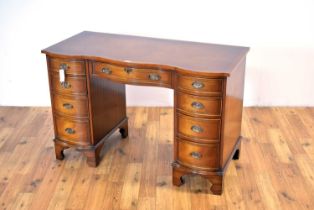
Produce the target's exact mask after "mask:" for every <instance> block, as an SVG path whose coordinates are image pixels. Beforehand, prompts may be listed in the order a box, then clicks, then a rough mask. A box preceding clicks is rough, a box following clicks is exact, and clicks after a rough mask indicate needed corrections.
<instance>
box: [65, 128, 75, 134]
mask: <svg viewBox="0 0 314 210" xmlns="http://www.w3.org/2000/svg"><path fill="white" fill-rule="evenodd" d="M65 132H66V133H67V134H74V133H75V130H74V129H73V128H66V129H65Z"/></svg>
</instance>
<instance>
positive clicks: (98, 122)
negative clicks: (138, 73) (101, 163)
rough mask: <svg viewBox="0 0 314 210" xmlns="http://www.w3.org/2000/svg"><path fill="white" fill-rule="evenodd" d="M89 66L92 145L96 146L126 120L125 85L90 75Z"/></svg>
mask: <svg viewBox="0 0 314 210" xmlns="http://www.w3.org/2000/svg"><path fill="white" fill-rule="evenodd" d="M92 66H93V65H89V67H90V69H89V78H90V80H89V81H90V84H89V86H90V89H89V91H90V106H91V115H92V130H93V144H94V145H95V144H97V143H98V142H99V141H100V140H101V139H102V138H104V137H105V136H106V135H107V134H108V133H109V132H110V131H111V130H112V129H114V128H115V127H116V126H117V125H118V124H119V123H120V122H121V121H122V120H124V119H125V118H126V99H125V84H121V83H116V82H112V81H110V80H107V79H103V78H99V77H97V76H95V75H93V74H92V69H91V68H92Z"/></svg>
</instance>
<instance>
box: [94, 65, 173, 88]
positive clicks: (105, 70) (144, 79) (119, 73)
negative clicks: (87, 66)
mask: <svg viewBox="0 0 314 210" xmlns="http://www.w3.org/2000/svg"><path fill="white" fill-rule="evenodd" d="M93 72H94V74H96V75H98V76H100V77H104V78H108V79H112V80H115V81H121V82H126V83H138V84H147V85H156V86H165V87H171V72H167V71H163V70H154V69H138V68H129V67H121V66H115V65H111V64H106V63H99V62H96V63H94V68H93Z"/></svg>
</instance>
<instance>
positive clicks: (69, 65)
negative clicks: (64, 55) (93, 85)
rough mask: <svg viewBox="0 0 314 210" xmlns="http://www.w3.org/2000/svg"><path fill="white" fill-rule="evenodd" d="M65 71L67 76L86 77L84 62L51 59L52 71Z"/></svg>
mask: <svg viewBox="0 0 314 210" xmlns="http://www.w3.org/2000/svg"><path fill="white" fill-rule="evenodd" d="M61 68H62V69H64V70H65V73H66V74H73V75H85V67H84V61H75V60H65V59H57V58H52V59H50V70H51V71H54V72H59V69H61Z"/></svg>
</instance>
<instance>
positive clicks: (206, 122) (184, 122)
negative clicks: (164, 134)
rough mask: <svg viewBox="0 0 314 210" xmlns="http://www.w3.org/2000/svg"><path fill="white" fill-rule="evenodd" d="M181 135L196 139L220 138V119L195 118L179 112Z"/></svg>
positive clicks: (217, 139) (179, 131) (178, 120)
mask: <svg viewBox="0 0 314 210" xmlns="http://www.w3.org/2000/svg"><path fill="white" fill-rule="evenodd" d="M177 122H178V123H177V126H178V133H179V135H183V136H185V137H189V138H194V139H196V140H197V139H203V140H216V141H219V139H220V119H202V118H195V117H194V118H193V117H189V116H186V115H183V114H179V113H178V114H177Z"/></svg>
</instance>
